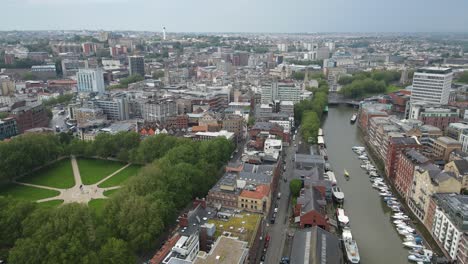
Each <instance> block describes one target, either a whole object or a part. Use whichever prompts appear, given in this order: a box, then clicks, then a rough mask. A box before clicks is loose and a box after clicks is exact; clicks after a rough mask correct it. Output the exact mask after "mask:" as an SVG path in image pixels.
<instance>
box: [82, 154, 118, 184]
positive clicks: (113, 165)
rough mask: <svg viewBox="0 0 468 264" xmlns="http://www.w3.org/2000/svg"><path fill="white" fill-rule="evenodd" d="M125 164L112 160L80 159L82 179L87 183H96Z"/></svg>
mask: <svg viewBox="0 0 468 264" xmlns="http://www.w3.org/2000/svg"><path fill="white" fill-rule="evenodd" d="M123 166H125V164H123V163H120V162H116V161H110V160H100V159H78V167H79V168H80V175H81V180H82V181H83V184H85V185H89V184H95V183H97V182H98V181H100V180H102V179H104V178H105V177H106V176H109V175H110V174H112V173H113V172H115V171H116V170H118V169H120V168H122V167H123Z"/></svg>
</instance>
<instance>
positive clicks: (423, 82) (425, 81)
mask: <svg viewBox="0 0 468 264" xmlns="http://www.w3.org/2000/svg"><path fill="white" fill-rule="evenodd" d="M452 79H453V72H452V69H450V68H440V67H428V68H421V69H418V70H417V71H416V72H415V73H414V76H413V89H412V91H411V100H410V102H411V103H414V102H426V103H432V104H441V105H446V104H448V102H449V95H450V89H451V87H452Z"/></svg>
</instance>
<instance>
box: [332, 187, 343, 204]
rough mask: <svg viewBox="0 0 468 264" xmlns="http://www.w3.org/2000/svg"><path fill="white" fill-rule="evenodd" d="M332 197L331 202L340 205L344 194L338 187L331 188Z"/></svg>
mask: <svg viewBox="0 0 468 264" xmlns="http://www.w3.org/2000/svg"><path fill="white" fill-rule="evenodd" d="M332 195H333V200H335V202H337V203H342V202H343V200H344V193H343V192H342V191H341V189H340V187H338V186H333V187H332Z"/></svg>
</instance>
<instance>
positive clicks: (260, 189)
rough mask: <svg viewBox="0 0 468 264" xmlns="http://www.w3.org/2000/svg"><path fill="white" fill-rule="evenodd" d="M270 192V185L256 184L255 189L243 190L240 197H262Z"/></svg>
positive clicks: (258, 198)
mask: <svg viewBox="0 0 468 264" xmlns="http://www.w3.org/2000/svg"><path fill="white" fill-rule="evenodd" d="M269 193H270V187H269V186H268V185H263V184H262V185H258V186H257V188H256V189H255V191H249V190H243V191H242V192H241V194H240V196H241V197H245V198H250V199H257V200H260V199H263V197H265V196H268V194H269Z"/></svg>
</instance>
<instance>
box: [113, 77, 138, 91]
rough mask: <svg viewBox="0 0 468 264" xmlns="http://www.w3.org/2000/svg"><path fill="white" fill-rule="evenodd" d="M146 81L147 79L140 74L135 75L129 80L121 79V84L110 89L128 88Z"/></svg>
mask: <svg viewBox="0 0 468 264" xmlns="http://www.w3.org/2000/svg"><path fill="white" fill-rule="evenodd" d="M144 79H145V77H143V76H141V75H139V74H134V75H132V76H129V77H127V78H123V79H121V80H120V83H119V84H115V85H111V86H109V89H120V88H128V85H129V84H131V83H136V82H140V81H143V80H144Z"/></svg>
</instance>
